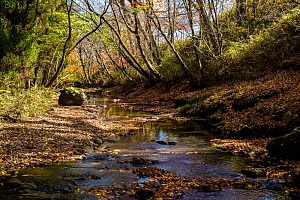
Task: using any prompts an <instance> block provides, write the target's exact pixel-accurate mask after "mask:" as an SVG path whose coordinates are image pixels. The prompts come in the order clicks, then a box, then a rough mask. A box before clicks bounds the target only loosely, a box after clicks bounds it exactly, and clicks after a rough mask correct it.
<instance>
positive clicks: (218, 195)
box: [0, 97, 286, 200]
mask: <svg viewBox="0 0 300 200" xmlns="http://www.w3.org/2000/svg"><path fill="white" fill-rule="evenodd" d="M88 104H90V105H98V106H104V107H105V108H106V113H105V114H106V118H105V120H123V119H133V120H134V119H136V121H139V122H140V121H143V123H141V122H140V123H139V127H140V128H139V129H137V130H136V131H134V132H133V133H132V134H131V135H130V136H122V137H118V138H109V139H107V140H105V142H104V143H103V145H102V146H103V147H104V148H106V147H107V148H108V149H112V151H107V152H106V153H95V152H90V153H89V154H87V155H85V159H83V160H80V161H76V162H74V163H64V164H61V165H52V166H46V167H36V168H29V169H26V170H23V171H20V172H19V174H18V175H17V177H16V178H17V179H18V180H20V181H21V182H22V183H24V184H23V185H22V187H20V188H18V189H7V190H2V191H1V190H0V199H7V200H13V199H28V200H29V199H30V200H34V199H49V200H50V199H51V200H53V199H55V200H56V199H66V200H73V199H74V200H75V199H76V200H77V199H86V200H94V199H97V197H96V196H95V195H94V194H81V193H79V192H78V191H80V190H83V189H86V188H93V187H103V188H105V187H109V186H112V185H117V186H128V187H130V186H131V185H132V184H133V183H143V181H147V180H145V178H140V177H138V176H137V175H136V174H134V173H132V172H131V171H132V170H133V169H135V168H136V167H137V166H135V165H133V164H130V163H126V162H120V161H123V160H128V159H132V158H145V159H151V160H155V162H154V163H153V164H151V165H150V166H151V167H157V168H161V169H164V170H167V171H169V172H173V173H176V174H179V175H181V176H183V177H188V178H205V179H206V178H224V179H243V178H245V176H244V175H243V174H241V173H240V171H241V170H243V169H247V167H249V166H250V165H251V162H252V161H251V160H250V159H248V158H242V157H239V156H233V155H231V154H229V153H227V152H224V151H222V150H220V149H217V148H214V147H211V145H210V142H209V141H210V140H211V139H213V135H212V134H211V133H209V132H208V131H205V130H203V129H202V128H201V126H200V125H199V124H197V123H196V122H192V121H188V122H177V121H175V120H174V119H172V118H170V117H167V116H158V115H156V114H155V113H149V112H140V111H132V110H131V109H127V108H121V107H119V106H118V102H116V101H114V100H110V99H107V98H104V97H90V98H89V101H88ZM154 119H155V120H154ZM164 142H166V143H164ZM122 169H126V170H122ZM260 183H261V184H262V185H263V186H265V187H263V188H262V189H257V190H243V189H224V190H221V191H216V192H193V191H190V192H187V193H186V194H185V195H184V196H183V198H182V199H191V200H193V199H194V200H196V199H208V200H210V199H211V200H216V199H222V200H223V199H230V200H233V199H247V200H250V199H253V200H254V199H255V200H256V199H264V200H269V199H286V198H285V196H284V193H283V192H282V191H281V190H280V188H281V187H282V186H281V185H280V184H277V183H264V182H260ZM270 184H271V185H272V186H271V187H270ZM115 199H134V198H130V197H128V196H126V198H125V197H122V196H117V197H115Z"/></svg>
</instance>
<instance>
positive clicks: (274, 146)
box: [267, 128, 300, 160]
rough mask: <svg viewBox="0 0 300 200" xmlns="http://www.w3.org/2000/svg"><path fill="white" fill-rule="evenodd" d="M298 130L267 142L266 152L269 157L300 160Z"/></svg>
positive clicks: (299, 133)
mask: <svg viewBox="0 0 300 200" xmlns="http://www.w3.org/2000/svg"><path fill="white" fill-rule="evenodd" d="M299 145H300V129H299V128H298V129H297V128H296V129H294V131H293V132H291V133H290V134H287V135H285V136H281V137H277V138H275V139H273V140H272V141H270V142H269V144H268V145H267V150H268V153H269V155H270V156H273V157H279V158H286V159H296V160H300V148H299V147H300V146H299Z"/></svg>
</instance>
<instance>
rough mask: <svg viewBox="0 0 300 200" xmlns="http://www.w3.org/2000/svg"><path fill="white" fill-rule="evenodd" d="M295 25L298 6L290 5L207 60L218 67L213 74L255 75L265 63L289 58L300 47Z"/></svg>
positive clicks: (299, 13) (298, 18) (298, 24)
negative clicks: (265, 25) (269, 22)
mask: <svg viewBox="0 0 300 200" xmlns="http://www.w3.org/2000/svg"><path fill="white" fill-rule="evenodd" d="M299 27H300V10H299V9H293V10H291V11H290V12H288V13H287V14H285V15H284V16H282V17H281V19H280V20H279V21H278V22H276V23H275V22H274V24H273V25H272V26H271V27H269V28H267V29H265V30H264V31H261V32H259V33H258V34H256V35H253V36H251V37H250V39H249V40H248V41H246V42H244V43H242V42H233V43H232V44H231V45H230V47H228V49H227V50H226V51H225V52H224V54H223V55H222V56H221V57H219V58H218V59H217V60H215V61H213V63H211V65H212V66H213V68H215V69H218V70H216V71H218V74H216V76H217V77H222V78H225V79H231V78H236V79H239V78H245V77H251V76H255V75H259V72H260V71H263V70H265V69H266V67H270V66H276V64H278V63H280V62H281V61H282V60H284V59H289V57H291V56H294V55H295V53H298V52H299V51H300V48H299V47H300V37H299V35H300V28H299ZM220 66H221V68H220ZM212 71H215V70H212ZM216 71H215V72H216Z"/></svg>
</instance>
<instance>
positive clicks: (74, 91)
mask: <svg viewBox="0 0 300 200" xmlns="http://www.w3.org/2000/svg"><path fill="white" fill-rule="evenodd" d="M85 99H86V95H85V94H84V92H83V90H82V89H81V88H74V87H68V88H65V89H62V90H61V91H60V96H59V99H58V104H59V105H60V106H81V105H82V104H83V103H84V101H85Z"/></svg>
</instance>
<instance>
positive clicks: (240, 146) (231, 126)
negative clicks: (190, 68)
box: [102, 70, 300, 183]
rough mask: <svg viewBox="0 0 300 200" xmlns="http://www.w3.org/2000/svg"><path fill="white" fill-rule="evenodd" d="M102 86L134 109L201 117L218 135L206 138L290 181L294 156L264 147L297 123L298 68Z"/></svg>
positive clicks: (272, 175)
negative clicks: (250, 76)
mask: <svg viewBox="0 0 300 200" xmlns="http://www.w3.org/2000/svg"><path fill="white" fill-rule="evenodd" d="M102 92H103V93H104V94H105V95H108V96H112V97H116V98H120V99H123V101H126V102H131V103H132V104H130V107H131V109H134V110H143V111H152V112H156V113H158V114H164V115H169V116H173V117H175V118H177V119H178V120H186V119H185V118H186V117H188V118H189V119H198V120H199V119H201V121H203V120H204V121H206V124H207V125H206V128H208V129H210V130H213V131H214V132H215V133H216V134H217V135H218V137H219V138H220V139H217V140H213V141H211V142H212V145H213V146H215V147H217V148H220V149H223V150H225V151H228V152H231V153H233V154H235V155H241V156H247V157H251V158H253V159H256V160H259V162H260V164H259V165H264V164H265V165H264V166H262V168H264V169H263V171H264V174H266V175H267V178H269V179H275V180H278V181H280V182H285V183H291V182H293V181H294V179H293V175H292V173H293V171H299V166H300V163H299V162H298V161H293V160H281V159H273V158H270V157H269V156H268V152H267V150H266V146H267V144H268V143H269V142H270V140H271V139H272V138H274V137H277V136H280V135H285V134H288V133H290V132H291V131H292V130H293V129H294V128H295V127H298V126H300V121H299V120H300V118H299V116H300V103H299V102H300V71H299V70H281V71H278V72H276V73H270V74H268V75H266V76H264V77H261V78H258V79H255V80H251V81H243V82H238V83H226V84H221V85H217V86H211V87H206V88H202V89H195V88H193V87H192V86H191V84H190V83H189V82H187V81H185V82H180V83H178V84H175V85H172V86H168V85H167V84H165V83H161V84H158V85H155V86H153V87H151V88H146V87H138V88H135V89H132V88H131V89H130V90H127V89H126V88H122V87H114V88H107V89H104V90H102ZM199 99H200V100H199ZM222 138H223V139H222ZM254 168H257V166H254ZM255 170H257V169H255ZM259 170H261V169H259Z"/></svg>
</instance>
